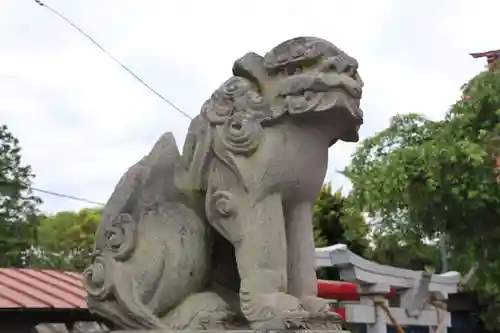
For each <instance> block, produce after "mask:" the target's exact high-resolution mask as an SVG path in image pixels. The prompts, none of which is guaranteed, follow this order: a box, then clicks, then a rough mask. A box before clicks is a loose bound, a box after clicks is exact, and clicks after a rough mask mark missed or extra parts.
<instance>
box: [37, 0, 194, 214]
mask: <svg viewBox="0 0 500 333" xmlns="http://www.w3.org/2000/svg"><path fill="white" fill-rule="evenodd" d="M34 1H35V3H37V4H38V5H40V6H41V7H45V8H47V9H48V10H49V11H51V12H52V13H53V14H55V15H57V16H58V17H59V18H61V19H62V20H63V21H65V22H66V23H68V24H69V25H70V26H71V27H73V28H74V29H75V30H76V31H78V32H79V33H80V34H82V35H83V36H84V37H86V38H87V39H88V40H89V41H90V42H92V44H94V45H95V46H97V47H98V48H99V49H100V50H101V51H102V52H103V53H104V54H106V55H107V56H108V57H109V58H111V59H112V60H113V61H114V62H116V63H117V64H118V65H120V67H121V68H123V69H124V70H125V71H127V73H129V74H130V75H132V77H133V78H135V79H136V80H137V81H139V82H140V83H141V84H142V85H144V86H145V87H146V88H147V89H149V91H151V92H152V93H153V94H155V95H156V96H158V97H159V98H160V99H162V100H163V101H164V102H165V103H167V104H168V105H170V106H171V107H172V108H174V109H175V110H176V111H177V112H179V113H180V114H182V115H183V116H184V117H186V118H188V119H190V120H192V119H193V118H192V117H191V116H190V115H189V114H187V113H186V112H185V111H183V110H182V109H181V108H179V107H178V106H177V105H175V104H174V103H173V102H171V101H170V100H168V99H167V98H166V97H164V96H163V95H161V94H160V93H159V92H157V91H156V90H155V89H154V88H153V87H151V86H150V85H149V84H147V83H146V82H145V81H144V80H143V79H141V78H140V77H139V76H138V75H137V74H135V73H134V72H133V71H132V70H131V69H130V68H128V67H127V66H125V65H124V64H123V63H122V62H120V61H119V60H118V59H117V58H116V57H114V56H113V55H112V54H111V53H109V52H108V51H107V50H106V49H105V48H104V47H103V46H101V45H100V44H99V43H98V42H97V41H96V40H95V39H94V38H92V36H90V35H89V34H87V33H86V32H85V31H84V30H82V29H81V28H80V27H78V26H77V25H76V24H74V23H73V22H71V20H70V19H68V18H67V17H65V16H64V15H62V14H61V13H59V12H58V11H57V10H55V9H54V8H52V7H50V6H49V5H47V4H45V3H43V2H42V1H41V0H34ZM32 190H33V191H35V192H40V193H45V194H48V195H52V196H56V197H60V198H66V199H71V200H76V201H81V202H86V203H90V204H93V205H101V206H104V203H102V202H97V201H93V200H89V199H85V198H81V197H76V196H73V195H69V194H64V193H59V192H54V191H49V190H45V189H41V188H34V187H32Z"/></svg>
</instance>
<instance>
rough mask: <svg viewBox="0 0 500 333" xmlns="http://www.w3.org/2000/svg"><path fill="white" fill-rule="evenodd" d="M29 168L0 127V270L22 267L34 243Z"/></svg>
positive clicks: (13, 140) (34, 210)
mask: <svg viewBox="0 0 500 333" xmlns="http://www.w3.org/2000/svg"><path fill="white" fill-rule="evenodd" d="M33 177H34V175H33V173H32V171H31V167H30V166H28V165H24V164H23V163H22V161H21V147H20V146H19V140H18V139H17V138H16V137H14V135H13V134H12V133H11V132H10V131H9V129H8V128H7V126H6V125H0V253H1V255H0V267H23V266H26V265H27V264H28V261H29V258H26V253H27V251H28V250H29V249H30V248H31V247H32V246H33V245H34V243H35V241H36V233H35V230H36V227H37V223H38V219H37V218H36V215H37V205H38V204H39V203H41V200H40V199H39V198H38V197H36V196H34V195H33V194H32V191H31V183H32V180H33Z"/></svg>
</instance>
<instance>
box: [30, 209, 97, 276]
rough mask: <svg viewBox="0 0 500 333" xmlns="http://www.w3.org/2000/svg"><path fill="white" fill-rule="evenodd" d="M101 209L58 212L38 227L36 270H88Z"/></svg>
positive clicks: (45, 219)
mask: <svg viewBox="0 0 500 333" xmlns="http://www.w3.org/2000/svg"><path fill="white" fill-rule="evenodd" d="M100 216H101V209H99V208H84V209H81V210H80V211H78V212H59V213H57V214H55V215H52V216H47V217H46V218H44V219H43V220H42V221H41V222H40V226H39V227H38V237H39V244H38V245H39V249H38V252H37V254H38V255H37V257H38V262H37V266H38V267H49V268H57V269H64V270H76V271H82V270H83V269H85V267H87V266H88V264H89V261H90V254H91V251H92V244H93V242H94V233H95V231H96V228H97V225H98V223H99V220H100Z"/></svg>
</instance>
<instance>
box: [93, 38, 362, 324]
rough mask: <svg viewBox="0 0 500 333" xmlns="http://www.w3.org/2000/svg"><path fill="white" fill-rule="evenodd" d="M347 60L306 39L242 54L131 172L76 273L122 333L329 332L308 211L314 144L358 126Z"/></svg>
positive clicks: (314, 180) (315, 172)
mask: <svg viewBox="0 0 500 333" xmlns="http://www.w3.org/2000/svg"><path fill="white" fill-rule="evenodd" d="M357 70H358V63H357V61H356V60H355V59H354V58H352V57H350V56H348V55H347V54H346V53H344V52H343V51H341V50H340V49H338V48H337V47H335V46H334V45H332V44H331V43H329V42H327V41H325V40H322V39H319V38H312V37H299V38H294V39H291V40H288V41H286V42H283V43H281V44H279V45H278V46H276V47H275V48H273V49H272V50H271V51H270V52H269V53H267V54H266V55H265V56H264V57H261V56H259V55H257V54H255V53H248V54H246V55H245V56H243V57H242V58H241V59H238V60H237V61H236V62H235V63H234V66H233V77H231V78H230V79H229V80H227V81H226V82H225V83H224V84H222V86H221V87H220V88H219V89H218V90H216V91H215V92H214V93H213V94H212V96H211V97H210V99H209V100H207V101H206V102H205V104H204V105H203V107H202V108H201V112H200V114H199V115H198V116H196V117H195V118H194V119H193V121H192V122H191V125H190V128H189V131H188V134H187V137H186V141H185V145H184V149H183V153H182V156H181V155H180V154H179V151H178V149H177V146H176V143H175V141H174V138H173V136H172V134H171V133H167V134H165V135H163V136H162V138H160V140H159V141H158V142H157V143H156V144H155V146H154V147H153V149H152V151H151V152H150V153H149V155H147V156H146V157H144V158H143V159H142V160H141V161H139V162H138V163H137V164H136V165H134V166H133V167H131V168H130V169H129V170H128V171H127V172H126V173H125V175H124V176H123V177H122V179H121V180H120V182H119V184H118V185H117V187H116V189H115V191H114V192H113V194H112V195H111V198H110V199H109V201H108V203H107V204H106V207H105V208H104V211H103V215H102V220H101V223H100V225H99V228H98V230H97V233H96V241H95V251H94V253H93V258H92V260H93V261H92V264H91V265H90V267H88V269H87V270H86V271H85V274H84V276H85V286H86V289H87V292H88V300H87V301H88V306H89V308H90V310H91V311H93V312H95V313H97V314H99V315H100V316H102V317H104V318H106V319H108V320H109V321H111V322H113V323H114V324H115V325H116V326H117V327H119V328H123V329H159V328H163V329H239V328H241V329H248V328H251V329H287V328H292V329H293V328H333V327H332V326H331V325H333V326H336V325H338V320H337V317H336V314H335V313H333V312H331V311H330V310H329V306H328V303H327V302H326V301H325V300H323V299H320V298H318V297H316V275H315V263H314V240H313V232H312V223H311V219H312V208H313V205H314V203H315V200H316V197H317V195H318V193H319V191H320V188H321V185H322V183H323V180H324V176H325V173H326V169H327V160H328V148H329V147H330V146H331V145H333V144H334V143H335V142H336V141H337V140H343V141H347V142H355V141H357V140H358V130H359V127H360V125H361V124H362V119H363V118H362V113H361V110H360V108H359V105H360V99H361V93H362V86H363V83H362V81H361V78H360V76H359V74H358V71H357Z"/></svg>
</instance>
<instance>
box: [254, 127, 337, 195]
mask: <svg viewBox="0 0 500 333" xmlns="http://www.w3.org/2000/svg"><path fill="white" fill-rule="evenodd" d="M266 134H267V133H266ZM258 155H259V163H258V164H260V165H261V166H262V169H261V170H259V171H258V172H257V173H258V174H260V176H261V177H262V178H261V182H262V184H272V186H274V187H275V188H276V189H278V190H279V191H282V192H293V193H295V194H296V195H301V194H302V195H306V196H314V197H315V196H316V195H317V192H318V191H319V189H320V188H321V185H322V184H323V181H324V178H325V173H326V169H327V164H328V145H326V144H323V142H321V141H319V140H318V139H317V138H315V137H313V136H307V135H290V133H287V132H281V133H280V132H278V133H276V132H274V133H270V134H268V135H267V136H266V137H265V139H264V140H263V142H262V146H261V147H260V148H259V154H258Z"/></svg>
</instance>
